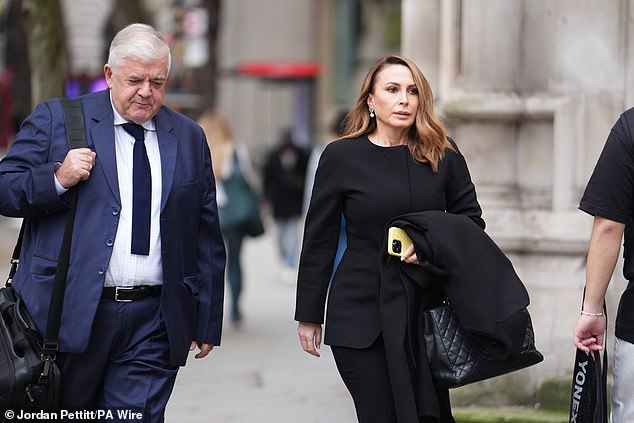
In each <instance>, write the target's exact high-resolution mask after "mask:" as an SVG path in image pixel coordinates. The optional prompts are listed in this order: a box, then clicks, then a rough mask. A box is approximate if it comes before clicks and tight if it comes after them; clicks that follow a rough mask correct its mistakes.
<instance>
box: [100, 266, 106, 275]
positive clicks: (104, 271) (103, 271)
mask: <svg viewBox="0 0 634 423" xmlns="http://www.w3.org/2000/svg"><path fill="white" fill-rule="evenodd" d="M98 273H99V274H100V275H103V274H104V273H106V268H105V267H100V268H99V272H98Z"/></svg>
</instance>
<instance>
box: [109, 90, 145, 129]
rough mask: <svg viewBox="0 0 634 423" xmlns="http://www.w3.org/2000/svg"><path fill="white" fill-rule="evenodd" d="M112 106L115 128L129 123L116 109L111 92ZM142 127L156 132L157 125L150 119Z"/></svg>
mask: <svg viewBox="0 0 634 423" xmlns="http://www.w3.org/2000/svg"><path fill="white" fill-rule="evenodd" d="M110 105H111V106H112V113H113V114H114V124H115V126H117V125H123V124H124V123H127V122H128V121H127V120H126V119H125V118H124V117H123V116H121V115H120V114H119V112H117V109H116V108H115V107H114V104H113V103H112V92H110ZM141 126H142V127H143V129H145V130H146V131H156V125H154V119H150V120H148V121H145V122H143V123H142V124H141Z"/></svg>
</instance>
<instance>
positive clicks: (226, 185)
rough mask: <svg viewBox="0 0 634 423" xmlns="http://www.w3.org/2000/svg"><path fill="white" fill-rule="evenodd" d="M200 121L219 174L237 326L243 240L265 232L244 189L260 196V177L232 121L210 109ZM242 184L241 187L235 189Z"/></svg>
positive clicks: (228, 264) (234, 320) (220, 204)
mask: <svg viewBox="0 0 634 423" xmlns="http://www.w3.org/2000/svg"><path fill="white" fill-rule="evenodd" d="M198 123H199V124H200V126H201V127H202V128H203V130H204V131H205V134H206V136H207V143H208V144H209V148H210V150H211V157H212V163H213V170H214V175H215V176H216V188H217V201H218V209H219V213H220V229H221V231H222V235H223V237H224V240H225V243H226V247H227V281H228V283H229V289H230V291H231V303H230V307H231V313H230V316H231V321H232V322H233V323H234V324H236V325H237V324H239V323H240V322H241V321H242V311H241V309H240V297H241V294H242V287H243V284H242V265H241V262H240V260H241V251H242V242H243V240H244V238H245V236H256V235H259V234H261V233H262V232H263V231H264V228H263V227H262V221H261V219H260V211H259V205H258V203H257V200H256V201H255V202H249V203H248V204H247V203H245V202H244V201H243V196H244V195H245V193H244V192H243V191H244V190H249V191H251V194H248V193H246V195H250V196H252V197H253V198H257V195H256V194H255V192H256V187H257V178H256V175H255V172H254V170H253V167H252V165H251V159H250V156H249V151H248V149H247V147H246V145H244V144H242V143H236V142H235V140H234V138H233V132H232V131H231V127H230V126H229V122H227V119H226V118H225V117H224V116H223V115H221V114H220V113H219V112H217V111H213V110H209V111H207V112H205V113H204V114H203V115H202V116H201V117H200V119H199V120H198ZM238 184H239V187H241V188H238V189H234V187H237V186H238ZM245 208H251V209H252V210H245ZM240 216H246V217H247V222H246V223H245V221H244V220H243V219H242V218H241V217H240ZM249 219H256V220H257V222H255V225H256V226H257V225H259V228H261V229H257V230H256V231H255V232H256V233H254V232H252V230H253V225H254V223H253V222H251V221H250V220H249ZM258 222H259V223H258ZM258 232H259V233H258Z"/></svg>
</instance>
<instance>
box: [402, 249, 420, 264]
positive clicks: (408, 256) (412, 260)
mask: <svg viewBox="0 0 634 423" xmlns="http://www.w3.org/2000/svg"><path fill="white" fill-rule="evenodd" d="M401 261H404V262H405V263H409V264H420V262H419V261H418V257H416V251H415V250H414V244H410V246H409V247H407V249H406V250H405V251H404V252H403V254H401Z"/></svg>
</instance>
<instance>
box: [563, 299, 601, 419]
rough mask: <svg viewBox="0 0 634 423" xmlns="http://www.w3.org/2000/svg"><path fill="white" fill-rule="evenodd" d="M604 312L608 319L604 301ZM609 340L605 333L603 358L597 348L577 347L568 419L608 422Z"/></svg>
mask: <svg viewBox="0 0 634 423" xmlns="http://www.w3.org/2000/svg"><path fill="white" fill-rule="evenodd" d="M585 296H586V290H585V288H584V290H583V298H584V299H585ZM582 304H583V302H582ZM603 315H604V316H605V320H606V322H607V320H608V308H607V306H606V304H605V302H603ZM606 329H607V327H606ZM606 333H607V331H606ZM607 343H608V341H607V335H606V336H604V338H603V347H604V348H603V359H601V353H600V352H599V351H595V352H594V354H592V355H590V354H588V353H586V352H585V351H582V350H580V349H579V348H577V352H576V354H575V365H574V369H573V371H572V389H571V392H570V419H569V421H571V422H576V423H608V405H607V392H608V391H607V388H606V387H607V377H608V355H607V354H608V351H607V347H606V345H607Z"/></svg>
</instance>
